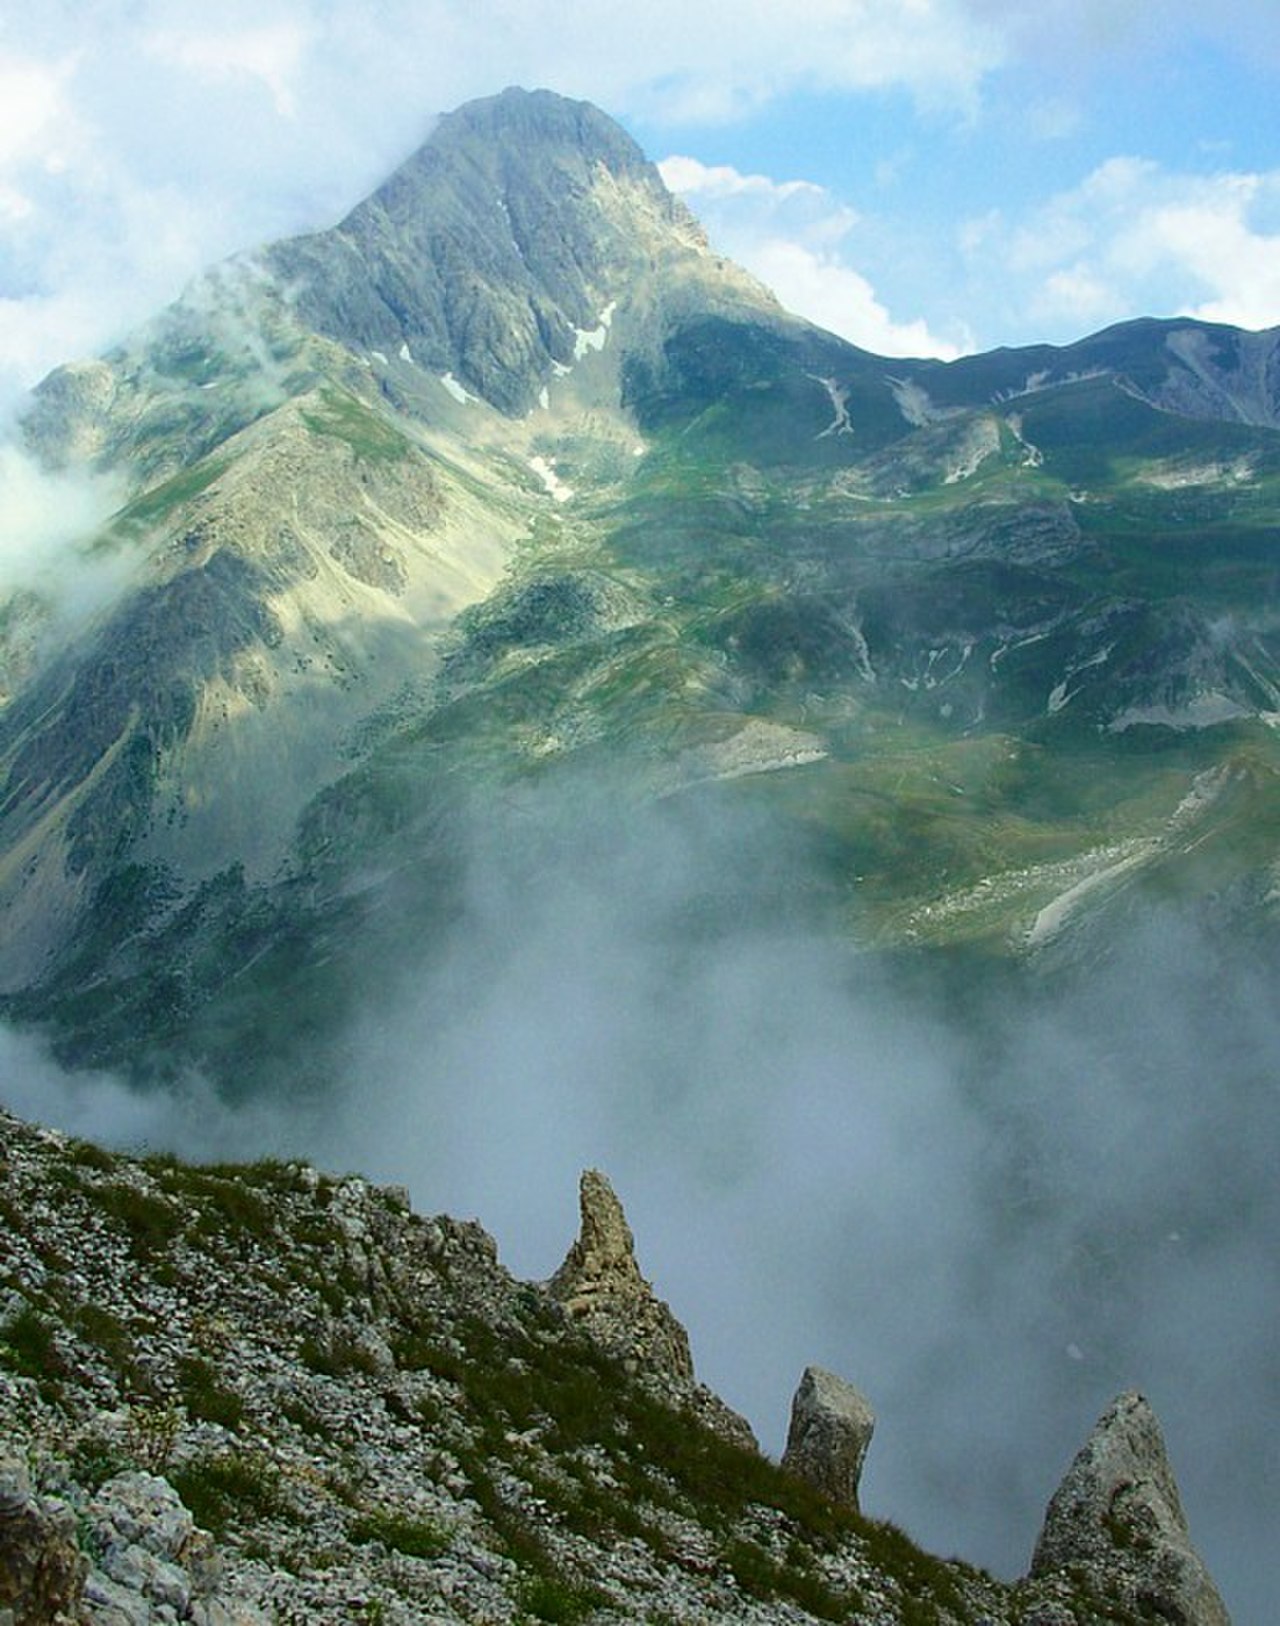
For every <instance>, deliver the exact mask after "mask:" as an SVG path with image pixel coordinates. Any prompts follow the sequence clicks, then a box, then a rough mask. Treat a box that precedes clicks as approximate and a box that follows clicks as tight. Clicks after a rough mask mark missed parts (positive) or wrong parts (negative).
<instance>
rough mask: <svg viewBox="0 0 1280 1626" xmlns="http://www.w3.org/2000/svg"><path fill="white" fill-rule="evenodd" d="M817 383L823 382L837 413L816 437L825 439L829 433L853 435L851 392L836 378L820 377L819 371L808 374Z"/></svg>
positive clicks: (832, 407)
mask: <svg viewBox="0 0 1280 1626" xmlns="http://www.w3.org/2000/svg"><path fill="white" fill-rule="evenodd" d="M807 376H808V377H809V378H811V379H812V380H813V381H814V383H815V384H821V385H822V387H823V389H824V390H826V392H827V399H828V400H829V401H830V402H831V410H832V412H833V413H834V414H835V416H834V417H833V418H832V420H831V422H830V423H829V424H828V425H827V427H826V428H825V429H823V430H822V431H821V432H820V433H819V434H818V435H816V436H815V437H814V438H815V439H816V440H825V439H826V438H827V436H828V435H851V434H852V433H853V425H852V424H851V423H850V422H849V392H848V390H846V389H841V387H840V385H839V384H837V383H836V381H835V379H834V378H819V377H818V375H817V373H809V374H808V375H807Z"/></svg>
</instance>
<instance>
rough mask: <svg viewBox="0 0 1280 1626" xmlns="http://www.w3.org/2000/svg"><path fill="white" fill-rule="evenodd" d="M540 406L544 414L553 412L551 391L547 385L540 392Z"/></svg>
mask: <svg viewBox="0 0 1280 1626" xmlns="http://www.w3.org/2000/svg"><path fill="white" fill-rule="evenodd" d="M538 405H539V406H540V407H541V408H542V410H543V411H544V412H550V410H551V391H550V390H549V389H548V388H547V386H546V385H545V384H544V385H543V386H542V388H541V389H540V390H539V391H538Z"/></svg>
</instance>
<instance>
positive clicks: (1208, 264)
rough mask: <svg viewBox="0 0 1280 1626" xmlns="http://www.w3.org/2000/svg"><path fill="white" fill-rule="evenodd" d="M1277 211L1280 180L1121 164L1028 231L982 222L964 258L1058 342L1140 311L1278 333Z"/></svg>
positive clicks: (1130, 161) (1040, 213) (1277, 175)
mask: <svg viewBox="0 0 1280 1626" xmlns="http://www.w3.org/2000/svg"><path fill="white" fill-rule="evenodd" d="M1277 207H1280V171H1272V172H1270V173H1257V174H1240V173H1235V172H1230V171H1222V172H1218V173H1216V174H1203V175H1189V174H1177V173H1173V172H1170V171H1168V170H1166V169H1164V168H1162V167H1161V166H1160V165H1158V164H1156V163H1153V162H1152V161H1150V160H1148V159H1142V158H1133V157H1115V158H1110V159H1108V160H1107V161H1106V162H1105V163H1103V164H1100V165H1098V167H1097V168H1096V169H1094V170H1093V171H1092V173H1091V174H1089V175H1088V176H1086V177H1085V179H1084V180H1083V181H1082V182H1081V183H1080V184H1079V185H1078V186H1076V187H1074V188H1072V189H1071V190H1069V191H1067V192H1063V193H1060V194H1059V195H1058V196H1056V197H1054V198H1051V199H1050V200H1049V201H1048V202H1047V203H1045V204H1042V205H1041V206H1039V207H1038V208H1035V209H1033V210H1032V211H1031V212H1030V213H1028V214H1027V215H1026V216H1025V217H1023V219H1021V220H1020V221H1017V222H1010V221H1008V220H1006V219H1005V218H1004V217H1003V216H1001V215H1000V214H998V213H995V214H991V215H988V216H986V217H984V218H983V219H981V220H978V221H971V222H970V223H969V225H968V228H967V230H966V231H965V233H964V235H963V246H964V250H965V252H966V254H967V256H968V258H969V261H970V268H971V274H972V276H973V278H974V280H975V283H977V284H980V283H981V282H983V281H985V280H989V279H994V278H997V277H998V278H999V279H1000V281H1001V285H1002V288H1003V290H1004V293H1005V296H1006V298H1007V299H1008V301H1009V302H1010V305H1011V307H1014V308H1016V309H1017V312H1018V315H1019V316H1020V318H1021V319H1022V320H1023V321H1024V322H1025V323H1027V324H1030V325H1031V326H1032V327H1035V326H1036V325H1037V324H1038V325H1039V327H1040V328H1041V329H1043V330H1046V333H1047V336H1060V337H1072V336H1076V335H1077V334H1078V333H1079V331H1080V324H1085V325H1091V324H1092V325H1100V324H1104V323H1107V322H1112V321H1119V320H1122V319H1124V318H1125V317H1127V316H1130V315H1133V314H1134V313H1135V312H1139V311H1140V312H1143V313H1145V314H1150V315H1157V316H1174V315H1188V316H1196V317H1199V318H1201V319H1203V320H1206V321H1217V322H1228V323H1232V324H1234V325H1236V326H1239V327H1249V328H1259V327H1270V326H1274V325H1276V324H1280V231H1275V230H1271V229H1269V227H1270V220H1272V219H1274V217H1275V212H1276V209H1277ZM1064 329H1066V331H1063V330H1064Z"/></svg>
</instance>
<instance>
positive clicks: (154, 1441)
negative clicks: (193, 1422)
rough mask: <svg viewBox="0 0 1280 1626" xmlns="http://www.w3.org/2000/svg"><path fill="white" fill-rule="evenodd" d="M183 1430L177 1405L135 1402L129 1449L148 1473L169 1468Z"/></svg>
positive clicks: (129, 1433)
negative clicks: (137, 1404) (145, 1404)
mask: <svg viewBox="0 0 1280 1626" xmlns="http://www.w3.org/2000/svg"><path fill="white" fill-rule="evenodd" d="M181 1432H182V1413H181V1411H179V1409H178V1408H177V1407H176V1406H134V1407H133V1409H132V1410H131V1411H130V1413H129V1423H128V1438H129V1450H130V1452H131V1454H132V1455H133V1457H134V1458H135V1459H136V1460H137V1461H138V1462H139V1463H141V1465H142V1466H143V1467H144V1468H145V1469H146V1470H147V1471H148V1473H153V1474H162V1473H164V1472H165V1470H166V1469H167V1468H168V1466H169V1459H170V1457H171V1456H172V1455H173V1448H174V1446H175V1445H176V1444H177V1443H178V1435H179V1434H180V1433H181Z"/></svg>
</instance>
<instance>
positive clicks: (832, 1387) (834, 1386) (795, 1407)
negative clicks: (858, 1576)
mask: <svg viewBox="0 0 1280 1626" xmlns="http://www.w3.org/2000/svg"><path fill="white" fill-rule="evenodd" d="M875 1426H876V1418H875V1413H874V1412H873V1411H872V1409H871V1407H870V1405H869V1404H868V1402H867V1400H866V1397H865V1396H864V1395H862V1394H861V1393H860V1392H859V1391H858V1390H857V1389H855V1388H854V1387H853V1385H852V1384H851V1383H846V1382H845V1381H844V1379H843V1378H838V1377H836V1375H835V1374H834V1373H833V1372H825V1371H823V1369H822V1368H821V1367H820V1366H809V1367H806V1368H805V1373H804V1376H803V1377H802V1378H801V1379H800V1387H799V1388H798V1389H797V1390H796V1392H795V1398H794V1399H793V1400H792V1402H791V1426H790V1428H789V1429H788V1431H787V1448H786V1450H785V1451H784V1452H783V1454H782V1466H783V1467H784V1468H786V1469H789V1470H790V1472H791V1473H793V1474H795V1475H796V1476H797V1478H799V1479H804V1480H807V1481H808V1482H809V1484H811V1485H813V1486H815V1487H816V1488H817V1489H818V1490H820V1491H822V1492H823V1493H824V1495H827V1496H829V1497H831V1499H832V1501H835V1502H842V1503H843V1504H844V1505H845V1506H846V1507H852V1508H856V1507H857V1506H858V1483H859V1481H860V1480H861V1478H862V1464H863V1462H864V1461H865V1460H866V1455H867V1447H868V1446H869V1445H870V1444H871V1435H872V1432H873V1431H874V1429H875Z"/></svg>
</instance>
